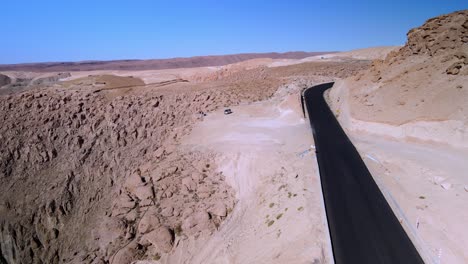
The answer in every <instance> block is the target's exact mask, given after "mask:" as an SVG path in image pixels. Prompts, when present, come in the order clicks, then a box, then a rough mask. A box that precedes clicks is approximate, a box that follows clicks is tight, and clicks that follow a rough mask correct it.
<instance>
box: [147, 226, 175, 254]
mask: <svg viewBox="0 0 468 264" xmlns="http://www.w3.org/2000/svg"><path fill="white" fill-rule="evenodd" d="M142 240H147V241H148V242H149V243H151V244H152V245H153V246H155V247H156V248H157V249H159V250H161V251H163V252H166V253H168V252H169V251H171V249H172V246H173V245H174V235H173V233H172V232H171V231H170V230H169V228H167V227H164V226H160V227H159V228H157V229H156V230H154V231H151V232H150V233H148V234H146V235H144V237H143V238H142Z"/></svg>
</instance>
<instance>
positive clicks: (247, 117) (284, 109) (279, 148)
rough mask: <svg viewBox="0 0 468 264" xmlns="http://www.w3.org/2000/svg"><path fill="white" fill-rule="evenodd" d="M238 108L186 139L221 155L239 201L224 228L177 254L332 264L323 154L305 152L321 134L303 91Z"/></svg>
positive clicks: (210, 119)
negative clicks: (305, 108) (306, 113)
mask: <svg viewBox="0 0 468 264" xmlns="http://www.w3.org/2000/svg"><path fill="white" fill-rule="evenodd" d="M232 110H233V112H234V113H233V114H231V115H224V114H223V113H222V112H221V111H217V112H215V113H212V114H210V115H208V116H207V118H206V119H205V121H203V122H202V123H200V124H199V125H197V126H196V127H195V128H194V130H193V132H192V134H191V135H190V136H188V137H187V138H186V140H185V143H184V144H185V146H186V147H189V148H193V149H194V150H197V149H200V148H201V149H205V148H207V149H209V150H211V151H214V152H216V153H218V159H217V163H218V164H217V165H218V167H220V168H222V172H223V174H224V175H226V180H227V181H228V183H230V185H231V186H233V187H234V188H235V189H236V191H237V198H238V199H239V201H238V204H237V205H236V207H235V208H234V211H233V213H232V215H231V216H230V217H229V218H228V219H227V220H226V221H225V222H224V223H223V224H222V226H221V227H220V229H219V232H218V233H216V234H214V236H213V237H211V238H210V239H208V240H207V241H206V242H205V243H203V244H202V245H200V244H199V245H186V246H185V247H180V248H178V250H179V251H178V252H177V251H176V252H175V253H174V254H173V255H174V258H177V257H181V258H183V256H184V255H185V254H190V253H187V252H185V251H188V252H198V253H196V254H194V256H193V258H191V259H190V260H189V261H188V262H187V263H330V259H331V258H330V256H331V254H330V252H331V248H330V245H329V237H328V230H327V226H326V220H325V212H324V208H323V201H322V194H321V188H320V182H319V174H318V167H317V163H316V160H315V154H314V152H313V151H311V152H305V153H303V152H304V151H306V150H307V149H310V146H311V145H313V138H312V134H311V131H310V128H309V125H308V123H307V122H306V121H305V120H304V119H303V118H302V115H301V114H302V113H301V110H300V106H299V98H298V96H297V95H291V96H290V97H289V98H287V99H286V100H284V101H283V102H281V101H280V99H272V100H269V101H266V102H260V103H255V104H251V105H241V106H238V107H233V108H232ZM301 153H302V155H301ZM171 260H172V261H174V259H171Z"/></svg>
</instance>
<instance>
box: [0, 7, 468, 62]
mask: <svg viewBox="0 0 468 264" xmlns="http://www.w3.org/2000/svg"><path fill="white" fill-rule="evenodd" d="M1 6H2V7H1V16H0V18H1V25H2V26H1V31H2V34H1V35H2V37H1V38H0V63H1V64H5V63H21V62H41V61H79V60H111V59H147V58H169V57H185V56H195V55H211V54H230V53H244V52H270V51H276V52H284V51H298V50H301V51H331V50H350V49H355V48H363V47H369V46H378V45H401V44H404V42H405V40H406V32H407V31H408V30H409V29H411V28H413V27H415V26H419V25H421V24H422V23H424V21H425V20H427V19H429V18H431V17H433V16H437V15H440V14H444V13H449V12H452V11H455V10H461V9H467V8H468V1H466V0H424V1H419V0H416V1H413V0H392V1H379V0H374V1H358V0H356V1H332V0H317V1H314V0H303V1H302V0H282V1H279V0H278V1H275V0H261V1H255V0H237V1H236V0H232V1H231V0H226V1H222V0H218V1H216V0H212V1H205V0H198V1H196V0H193V1H180V0H172V1H171V0H166V1H158V0H152V1H150V0H128V1H119V0H114V1H106V0H94V1H90V0H80V1H76V0H75V1H73V0H69V1H64V0H60V1H58V0H54V1H52V0H42V1H39V0H30V1H23V0H5V1H2V4H1Z"/></svg>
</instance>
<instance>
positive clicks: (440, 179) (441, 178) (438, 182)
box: [431, 176, 445, 185]
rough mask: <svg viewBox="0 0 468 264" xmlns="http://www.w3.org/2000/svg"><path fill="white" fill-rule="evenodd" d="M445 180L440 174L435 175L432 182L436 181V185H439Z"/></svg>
mask: <svg viewBox="0 0 468 264" xmlns="http://www.w3.org/2000/svg"><path fill="white" fill-rule="evenodd" d="M444 180H445V178H444V177H440V176H434V177H432V178H431V182H432V183H434V184H435V185H439V184H440V183H441V182H443V181H444Z"/></svg>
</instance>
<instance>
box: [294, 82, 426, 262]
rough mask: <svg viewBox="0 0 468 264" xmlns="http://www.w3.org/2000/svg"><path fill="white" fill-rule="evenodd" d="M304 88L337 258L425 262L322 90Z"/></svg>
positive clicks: (361, 260) (360, 260)
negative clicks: (330, 107)
mask: <svg viewBox="0 0 468 264" xmlns="http://www.w3.org/2000/svg"><path fill="white" fill-rule="evenodd" d="M332 86H333V83H326V84H322V85H318V86H314V87H312V88H309V89H307V90H306V91H305V92H304V98H303V100H304V101H305V104H306V106H307V111H308V114H309V121H310V124H311V127H312V131H313V134H314V139H315V146H316V151H317V160H318V164H319V170H320V178H321V182H322V189H323V196H324V201H325V209H326V212H327V219H328V225H329V229H330V236H331V242H332V247H333V255H334V258H335V263H336V264H343V263H346V264H347V263H352V264H354V263H356V264H366V263H369V264H378V263H388V264H402V263H424V262H423V260H422V258H421V257H420V255H419V254H418V252H417V250H416V248H415V247H414V245H413V244H412V243H411V240H410V239H409V238H408V236H407V234H406V233H405V231H404V229H403V228H402V226H401V224H400V222H399V221H398V219H397V218H396V216H395V215H394V214H393V211H392V209H391V208H390V206H389V204H388V203H387V201H386V200H385V198H384V196H383V195H382V193H381V192H380V190H379V188H378V186H377V185H376V183H375V181H374V179H373V178H372V176H371V174H370V173H369V170H368V169H367V167H366V165H365V164H364V162H363V161H362V159H361V157H360V155H359V153H358V152H357V150H356V148H355V147H354V146H353V144H352V143H351V141H350V140H349V139H348V137H347V136H346V134H345V132H344V131H343V129H342V128H341V126H340V124H339V123H338V121H337V120H336V118H335V116H334V115H333V113H332V111H331V110H330V109H329V107H328V104H327V103H326V102H325V100H324V97H323V92H324V91H325V90H327V89H328V88H331V87H332Z"/></svg>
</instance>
